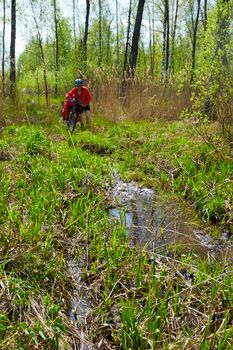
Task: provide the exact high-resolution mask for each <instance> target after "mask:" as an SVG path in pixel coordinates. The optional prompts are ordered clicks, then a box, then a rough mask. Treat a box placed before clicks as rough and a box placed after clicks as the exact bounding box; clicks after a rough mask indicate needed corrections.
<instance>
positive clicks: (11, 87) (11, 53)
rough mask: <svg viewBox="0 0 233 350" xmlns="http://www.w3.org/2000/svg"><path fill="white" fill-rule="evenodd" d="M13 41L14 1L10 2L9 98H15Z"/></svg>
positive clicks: (14, 33)
mask: <svg viewBox="0 0 233 350" xmlns="http://www.w3.org/2000/svg"><path fill="white" fill-rule="evenodd" d="M15 39H16V0H11V45H10V96H11V97H12V98H14V97H15V83H16V70H15Z"/></svg>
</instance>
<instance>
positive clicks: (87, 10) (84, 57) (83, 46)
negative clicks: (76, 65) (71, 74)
mask: <svg viewBox="0 0 233 350" xmlns="http://www.w3.org/2000/svg"><path fill="white" fill-rule="evenodd" d="M89 16H90V0H86V18H85V28H84V35H83V42H82V56H83V63H84V68H86V62H87V40H88V30H89Z"/></svg>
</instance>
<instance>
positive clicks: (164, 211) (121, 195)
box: [69, 178, 233, 350]
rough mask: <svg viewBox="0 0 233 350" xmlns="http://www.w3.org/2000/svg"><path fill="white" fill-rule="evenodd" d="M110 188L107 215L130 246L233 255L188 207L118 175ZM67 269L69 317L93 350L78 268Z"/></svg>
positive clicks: (85, 345) (86, 347)
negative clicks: (73, 283) (163, 199)
mask: <svg viewBox="0 0 233 350" xmlns="http://www.w3.org/2000/svg"><path fill="white" fill-rule="evenodd" d="M109 187H110V190H109V196H110V197H111V199H112V207H111V208H109V209H108V216H109V218H110V220H113V221H114V220H116V221H117V222H119V221H120V222H121V223H122V224H124V225H125V226H126V230H127V232H128V234H129V235H130V238H131V244H132V245H138V246H139V247H140V248H141V249H146V250H151V251H155V252H157V253H159V254H165V255H167V254H169V252H172V251H175V250H176V251H177V249H178V251H180V252H181V253H183V252H185V253H187V252H191V251H192V252H193V253H195V254H196V255H197V256H199V257H204V256H206V255H211V256H213V257H214V258H215V257H216V256H217V255H218V254H219V256H222V255H223V256H225V255H226V254H229V256H230V257H231V258H232V256H233V248H232V247H233V246H232V242H231V244H229V242H230V240H229V237H228V236H227V234H223V235H222V237H221V238H219V239H218V240H213V239H212V238H211V237H210V236H209V235H208V234H206V233H205V232H204V231H200V229H198V226H197V224H196V223H195V222H194V221H193V222H192V220H191V219H192V217H194V213H193V212H192V211H191V209H189V208H187V207H184V206H183V205H182V204H180V203H177V202H169V203H164V202H161V201H159V199H158V198H159V197H158V196H157V195H156V193H155V191H154V190H152V189H148V188H141V187H139V186H137V185H135V184H133V183H126V182H123V181H121V180H119V179H118V178H115V179H114V184H113V185H111V186H109ZM179 249H180V250H179ZM70 271H71V275H72V276H73V278H74V279H75V280H76V283H77V287H76V289H75V291H74V293H73V297H72V300H71V311H70V315H69V316H70V320H71V321H72V322H73V323H74V324H75V325H76V326H77V330H78V332H79V334H80V338H81V347H80V349H81V350H94V347H93V345H92V344H90V343H89V342H88V340H87V338H86V336H85V334H87V330H88V329H87V315H88V313H89V311H90V310H91V306H90V304H88V302H87V300H86V299H85V295H84V292H83V290H82V288H81V285H80V281H81V268H80V266H79V265H77V264H75V263H74V262H73V261H71V262H70ZM187 279H188V277H187Z"/></svg>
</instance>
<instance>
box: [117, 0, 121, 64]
mask: <svg viewBox="0 0 233 350" xmlns="http://www.w3.org/2000/svg"><path fill="white" fill-rule="evenodd" d="M116 36H117V48H116V49H117V69H119V64H120V49H119V18H118V0H116Z"/></svg>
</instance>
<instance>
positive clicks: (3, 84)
mask: <svg viewBox="0 0 233 350" xmlns="http://www.w3.org/2000/svg"><path fill="white" fill-rule="evenodd" d="M5 33H6V0H3V26H2V92H3V96H5Z"/></svg>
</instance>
